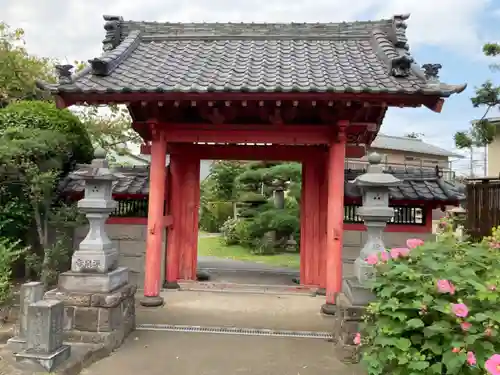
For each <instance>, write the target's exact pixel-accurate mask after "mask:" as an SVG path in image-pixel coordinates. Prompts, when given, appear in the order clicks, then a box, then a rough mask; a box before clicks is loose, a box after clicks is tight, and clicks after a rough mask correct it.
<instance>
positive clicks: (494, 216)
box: [465, 178, 500, 240]
mask: <svg viewBox="0 0 500 375" xmlns="http://www.w3.org/2000/svg"><path fill="white" fill-rule="evenodd" d="M466 195H467V203H466V209H467V218H466V221H465V228H466V230H467V233H468V234H469V235H470V236H471V237H472V238H473V239H474V240H481V239H482V238H483V237H484V236H489V235H491V229H492V228H493V227H496V226H498V225H500V178H494V179H491V178H482V179H469V180H468V181H467V188H466Z"/></svg>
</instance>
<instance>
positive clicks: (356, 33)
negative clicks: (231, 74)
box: [117, 17, 392, 39]
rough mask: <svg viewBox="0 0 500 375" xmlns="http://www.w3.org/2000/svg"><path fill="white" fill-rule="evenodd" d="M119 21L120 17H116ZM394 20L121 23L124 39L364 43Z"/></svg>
mask: <svg viewBox="0 0 500 375" xmlns="http://www.w3.org/2000/svg"><path fill="white" fill-rule="evenodd" d="M117 18H118V17H117ZM391 22H392V20H385V19H384V20H376V21H353V22H328V23H319V22H316V23H312V22H303V23H300V22H294V23H264V22H259V23H244V22H240V23H237V22H234V23H233V22H199V23H195V22H190V23H180V22H150V21H148V22H137V21H123V20H121V21H119V27H120V28H121V34H122V35H121V38H124V36H125V35H126V34H127V33H129V32H130V31H131V30H141V32H142V33H143V35H144V36H145V37H146V38H148V39H149V38H155V39H162V38H165V39H168V38H176V39H183V38H186V37H191V38H195V37H198V38H209V39H211V38H217V37H219V38H226V39H227V38H229V39H232V38H246V37H250V38H259V37H262V38H265V37H267V38H280V37H284V38H286V37H300V39H304V38H305V39H308V38H311V39H314V38H318V39H363V38H366V39H368V38H370V32H371V30H372V29H373V28H374V27H383V28H387V27H390V25H391Z"/></svg>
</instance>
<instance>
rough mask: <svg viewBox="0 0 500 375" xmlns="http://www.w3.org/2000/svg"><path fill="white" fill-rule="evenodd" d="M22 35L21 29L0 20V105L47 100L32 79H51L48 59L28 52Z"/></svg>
mask: <svg viewBox="0 0 500 375" xmlns="http://www.w3.org/2000/svg"><path fill="white" fill-rule="evenodd" d="M23 38H24V31H23V30H22V29H12V28H11V27H10V26H9V25H7V24H6V23H4V22H0V107H4V106H6V105H8V104H9V103H12V102H14V101H17V100H31V99H47V95H45V94H44V93H43V92H41V91H40V90H38V89H37V87H36V85H35V80H37V79H42V80H45V81H48V82H53V81H54V80H55V78H54V74H53V64H52V61H51V59H47V58H40V57H37V56H32V55H30V54H29V53H28V51H27V50H26V48H25V41H24V39H23Z"/></svg>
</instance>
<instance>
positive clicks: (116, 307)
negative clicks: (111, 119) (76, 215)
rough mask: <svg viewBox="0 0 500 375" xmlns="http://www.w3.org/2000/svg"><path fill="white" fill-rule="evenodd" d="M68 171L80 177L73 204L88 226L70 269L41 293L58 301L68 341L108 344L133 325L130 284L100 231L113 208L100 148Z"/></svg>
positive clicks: (132, 287) (108, 174)
mask: <svg viewBox="0 0 500 375" xmlns="http://www.w3.org/2000/svg"><path fill="white" fill-rule="evenodd" d="M94 156H95V159H94V160H93V161H92V163H91V164H90V165H86V166H83V167H82V168H81V169H79V170H77V171H76V172H74V173H73V174H72V175H71V177H72V178H74V179H82V180H84V181H85V197H84V199H82V200H80V201H79V202H78V207H79V209H80V211H82V212H83V213H84V214H85V215H86V217H87V219H88V221H89V232H88V234H87V236H86V237H85V239H84V240H83V241H82V242H81V243H80V245H79V247H78V249H77V250H76V251H75V252H74V254H73V257H72V260H71V271H69V272H65V273H62V274H61V275H59V281H58V287H57V289H55V290H51V291H49V292H47V293H46V294H45V299H56V300H61V301H64V305H65V308H64V331H65V332H64V333H65V339H66V340H68V341H80V342H91V343H95V342H103V343H105V344H108V346H110V347H111V348H115V347H117V346H119V345H120V344H121V342H122V341H123V339H124V338H125V337H126V336H127V335H128V334H129V333H130V332H131V331H132V330H133V329H134V328H135V299H134V295H135V291H136V286H135V285H133V284H131V283H130V282H129V270H128V268H125V267H118V251H117V249H116V248H115V246H114V244H113V243H112V242H111V240H110V239H109V237H108V235H107V234H106V227H105V223H106V219H107V218H108V217H109V215H110V213H111V212H112V211H113V210H114V209H115V208H116V202H115V201H114V200H113V198H112V185H113V181H115V180H116V179H117V177H116V176H115V174H114V173H112V171H111V170H110V169H109V168H108V162H107V160H106V152H105V151H104V150H102V149H97V150H96V151H95V155H94Z"/></svg>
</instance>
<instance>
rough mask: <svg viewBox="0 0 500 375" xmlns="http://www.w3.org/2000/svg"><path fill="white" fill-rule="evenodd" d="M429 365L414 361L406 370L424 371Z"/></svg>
mask: <svg viewBox="0 0 500 375" xmlns="http://www.w3.org/2000/svg"><path fill="white" fill-rule="evenodd" d="M429 365H430V363H429V362H427V361H414V362H410V364H409V366H408V368H409V369H410V370H425V369H426V368H428V367H429Z"/></svg>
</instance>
